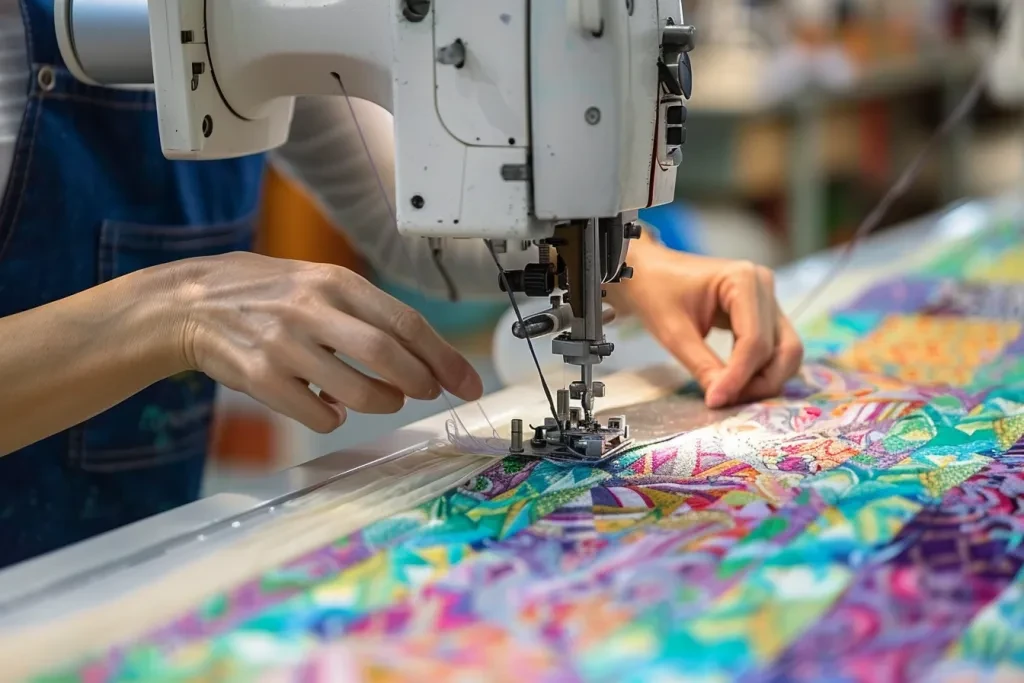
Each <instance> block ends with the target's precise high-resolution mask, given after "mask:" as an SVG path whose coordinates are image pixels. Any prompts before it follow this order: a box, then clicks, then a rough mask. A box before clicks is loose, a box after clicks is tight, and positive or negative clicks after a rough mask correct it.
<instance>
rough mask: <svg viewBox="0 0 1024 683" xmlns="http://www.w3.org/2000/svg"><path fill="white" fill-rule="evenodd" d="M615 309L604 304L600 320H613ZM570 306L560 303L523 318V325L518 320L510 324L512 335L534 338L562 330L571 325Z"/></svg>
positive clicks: (605, 322)
mask: <svg viewBox="0 0 1024 683" xmlns="http://www.w3.org/2000/svg"><path fill="white" fill-rule="evenodd" d="M615 317H616V314H615V309H614V308H612V307H611V306H604V307H603V308H602V309H601V320H602V322H603V323H604V324H605V325H608V324H610V323H612V322H614V321H615ZM572 320H573V315H572V307H570V306H569V304H560V305H558V306H555V307H553V308H550V309H548V310H546V311H543V312H541V313H536V314H534V315H531V316H529V317H528V318H525V319H524V320H523V323H524V324H525V329H524V327H523V325H520V324H519V322H518V321H516V322H515V323H513V324H512V336H514V337H515V338H516V339H526V338H530V339H536V338H537V337H546V336H549V335H553V334H558V333H560V332H563V331H565V330H567V329H569V327H570V326H571V325H572Z"/></svg>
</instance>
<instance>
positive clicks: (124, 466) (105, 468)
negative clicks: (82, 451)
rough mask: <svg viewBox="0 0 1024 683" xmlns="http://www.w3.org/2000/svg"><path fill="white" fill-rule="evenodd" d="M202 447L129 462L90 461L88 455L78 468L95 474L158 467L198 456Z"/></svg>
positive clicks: (200, 454)
mask: <svg viewBox="0 0 1024 683" xmlns="http://www.w3.org/2000/svg"><path fill="white" fill-rule="evenodd" d="M202 451H203V447H202V446H201V445H200V446H198V447H193V448H192V449H183V450H180V451H175V452H174V453H168V454H167V455H163V456H161V457H159V458H143V457H140V458H137V459H134V460H131V461H129V462H116V463H105V462H99V463H95V462H91V461H90V459H89V458H88V457H85V458H83V459H82V461H81V462H80V463H79V465H78V468H79V469H80V470H81V471H83V472H92V473H97V474H113V473H116V472H127V471H131V470H141V469H147V470H148V469H151V468H154V467H160V466H162V465H170V464H172V463H175V462H180V461H182V460H190V459H192V458H198V457H201V456H202V454H203V453H202Z"/></svg>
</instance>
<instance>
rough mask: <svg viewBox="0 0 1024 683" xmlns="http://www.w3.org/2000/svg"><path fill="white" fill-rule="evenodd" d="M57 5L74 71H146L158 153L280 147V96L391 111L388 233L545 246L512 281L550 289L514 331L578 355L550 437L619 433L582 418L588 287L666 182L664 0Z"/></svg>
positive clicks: (131, 80) (601, 276)
mask: <svg viewBox="0 0 1024 683" xmlns="http://www.w3.org/2000/svg"><path fill="white" fill-rule="evenodd" d="M55 15H56V16H55V25H56V28H57V35H58V41H59V43H60V47H61V52H62V55H63V56H64V59H65V62H66V63H67V65H68V68H69V69H70V70H71V71H72V73H74V74H75V75H76V76H77V77H78V78H79V79H80V80H83V81H85V82H89V83H94V84H103V85H109V86H120V85H139V84H142V85H145V84H155V89H156V101H157V113H158V118H159V125H160V136H161V142H162V145H163V148H164V152H165V154H166V155H167V156H168V157H170V158H179V159H217V158H224V157H233V156H240V155H245V154H252V153H256V152H262V151H265V150H268V149H271V148H273V147H275V146H278V145H280V144H282V143H284V142H285V140H286V139H287V136H288V130H289V125H290V123H291V116H292V111H293V106H294V97H295V96H300V95H338V96H349V97H356V98H361V99H366V100H370V101H373V102H376V103H377V104H379V105H381V106H383V107H384V108H386V109H388V110H390V111H391V112H392V113H393V114H394V119H395V120H394V128H395V141H396V160H395V183H396V195H395V196H396V204H397V206H396V207H395V214H396V220H397V223H398V229H399V230H400V231H401V232H402V233H405V234H408V235H421V236H424V237H429V238H435V239H437V238H484V239H486V240H489V241H490V243H491V244H493V245H495V246H496V248H498V249H522V248H525V247H526V246H529V245H540V248H539V254H538V260H537V263H536V264H534V265H533V266H531V267H529V268H527V269H526V270H524V271H520V272H516V273H509V274H508V277H507V284H508V288H509V289H512V290H514V291H516V292H520V293H523V294H527V295H531V296H544V297H550V296H552V294H553V293H554V292H555V291H556V289H557V290H563V291H564V292H565V295H564V299H562V300H559V301H557V302H555V303H554V304H553V307H552V311H550V312H549V314H550V315H549V316H548V317H547V318H540V319H534V320H531V321H527V322H528V324H527V325H526V326H525V328H524V329H522V330H520V332H521V333H522V334H524V335H527V334H529V335H531V336H533V335H534V334H537V333H539V332H538V331H539V330H541V328H543V329H544V330H546V331H547V332H550V333H555V334H558V336H557V337H556V338H555V340H554V342H553V351H554V352H555V353H556V354H559V355H562V356H563V357H564V358H565V360H566V362H569V363H572V364H575V365H579V366H580V367H581V379H580V382H577V383H574V384H573V385H572V386H571V387H570V388H569V389H568V390H567V392H568V393H566V394H564V395H562V396H568V397H569V398H570V399H576V400H579V401H580V403H581V414H580V415H579V416H575V415H570V412H571V411H570V410H569V409H568V408H566V411H565V413H564V414H559V415H556V416H553V418H552V420H553V421H556V422H559V423H560V424H558V425H556V427H557V429H556V431H555V432H552V434H554V435H555V436H554V438H555V441H557V442H564V441H566V439H565V438H564V434H563V432H569V431H572V430H576V431H577V432H578V433H579V434H577V436H579V435H580V434H583V435H584V436H585V433H590V434H599V433H600V434H602V435H603V436H602V439H601V443H602V444H605V445H607V444H609V443H614V442H615V438H604V436H608V435H607V434H604V432H602V429H605V428H601V427H600V426H599V425H596V423H595V422H593V415H592V413H593V400H594V398H595V397H599V396H600V395H601V394H602V387H601V386H600V384H599V383H598V384H595V383H594V382H593V375H592V368H593V366H594V365H595V364H597V363H600V362H601V359H602V358H604V357H606V356H607V354H609V353H611V351H612V349H611V346H610V345H609V344H607V343H606V342H605V338H604V334H603V331H602V325H603V322H604V320H605V317H606V313H605V311H604V310H603V306H602V302H601V298H602V287H603V285H605V284H607V283H610V282H614V281H616V280H618V279H621V278H625V277H629V275H630V272H631V271H630V268H629V266H628V265H627V264H626V259H627V255H628V243H629V240H630V239H632V238H635V237H636V236H638V234H639V233H638V229H637V226H636V223H635V222H634V219H635V216H636V210H637V209H640V208H643V207H647V206H653V205H657V204H663V203H666V202H669V201H671V200H672V198H673V195H674V186H675V175H676V167H677V166H678V165H679V164H680V162H681V159H682V155H681V149H680V148H681V146H682V145H683V142H684V140H685V122H686V109H685V106H684V100H685V98H687V97H689V88H690V79H691V76H690V66H689V57H688V52H689V50H690V49H691V48H692V47H693V40H694V32H693V29H692V28H691V27H688V26H686V25H685V24H684V23H683V16H682V8H681V5H680V1H679V0H545V1H536V2H529V0H491V1H489V2H480V1H479V0H325V1H323V2H304V1H298V0H261V1H260V2H252V0H217V1H216V2H207V1H206V0H149V1H148V2H147V1H146V0H74V2H73V3H72V2H71V0H56V2H55ZM147 47H148V48H149V49H148V50H147V49H146V48H147ZM531 248H532V246H531ZM549 323H550V324H549ZM531 324H532V327H531ZM548 328H550V329H548ZM530 330H533V331H532V332H531V331H530ZM563 403H566V401H565V399H561V400H560V402H559V405H562V404H563ZM574 418H575V419H574ZM618 431H619V432H625V429H624V428H623V429H621V430H618ZM556 432H557V434H556ZM535 436H536V435H535ZM620 436H622V434H620ZM594 440H595V439H594V438H589V437H588V438H583V437H581V438H580V439H575V440H574V443H576V442H578V445H579V448H576V447H573V448H572V449H571V450H570V452H571V453H577V452H583V453H597V451H596V450H595V446H594V445H592V442H593V441H594ZM598 450H600V452H601V453H602V454H604V453H605V452H606V451H607V450H608V448H606V447H604V446H602V447H601V448H600V449H598Z"/></svg>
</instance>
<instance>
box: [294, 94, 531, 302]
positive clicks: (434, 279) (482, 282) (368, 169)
mask: <svg viewBox="0 0 1024 683" xmlns="http://www.w3.org/2000/svg"><path fill="white" fill-rule="evenodd" d="M351 105H352V109H353V110H354V111H355V115H356V117H357V118H358V127H357V126H356V119H355V118H353V116H352V112H351V111H350V109H349V103H348V102H346V101H345V100H343V99H341V98H308V99H307V98H303V99H300V100H299V101H298V102H297V103H296V111H295V120H294V123H293V125H292V132H291V137H290V139H289V141H288V143H287V144H286V145H285V146H284V147H282V148H280V149H279V150H277V151H276V154H275V161H276V162H277V164H278V166H279V167H280V168H281V169H282V170H284V171H285V172H286V173H288V174H289V175H291V176H293V177H294V178H296V179H297V180H299V181H300V182H301V183H302V184H303V185H305V186H306V187H308V188H309V189H310V190H311V191H312V192H313V194H314V196H315V197H316V198H317V199H318V200H319V202H320V204H321V206H322V207H323V208H324V209H325V211H326V212H327V213H328V215H329V216H330V217H331V218H332V219H333V220H334V222H335V223H336V224H337V225H338V226H339V227H340V228H341V229H343V230H344V231H345V233H346V235H347V236H348V237H349V238H350V239H351V240H352V242H353V244H354V246H355V247H356V248H357V249H358V250H359V251H360V253H361V254H362V256H363V257H364V258H365V259H366V260H367V262H368V263H369V265H370V266H372V267H373V268H374V269H375V270H376V271H377V272H378V273H379V274H380V275H382V276H384V277H386V278H388V279H390V280H392V281H394V282H397V283H399V284H402V285H404V286H407V287H410V288H412V289H414V290H419V291H422V292H424V293H431V294H435V295H439V296H444V295H446V294H447V291H448V290H447V287H446V285H445V281H444V279H443V278H442V276H441V274H440V273H439V272H438V269H437V267H436V265H435V264H434V262H433V258H432V254H431V252H430V249H429V247H428V244H427V241H426V240H425V239H422V238H418V237H402V236H401V235H399V234H398V230H397V229H396V227H395V223H394V220H393V216H392V208H391V207H394V206H395V189H394V188H395V185H394V183H395V144H394V134H393V128H392V120H391V116H390V115H389V114H388V113H387V112H386V111H384V110H383V109H381V108H379V107H377V106H376V105H372V104H370V103H368V102H363V101H361V100H352V102H351ZM367 149H368V150H369V154H367ZM371 159H372V161H371ZM382 187H383V194H382V191H381V189H382ZM389 205H390V206H389ZM535 256H536V254H535V253H534V254H530V253H529V252H518V253H512V254H508V255H504V256H502V257H501V259H500V260H501V263H502V265H504V266H505V267H506V268H509V269H513V268H521V267H522V266H523V265H524V264H526V263H528V262H530V261H531V260H535ZM443 262H444V265H445V267H446V270H447V271H448V273H449V275H450V276H451V277H452V279H453V280H454V284H455V288H456V291H457V293H458V295H459V297H460V298H463V299H485V298H486V299H492V298H493V299H502V298H504V297H505V295H504V294H502V293H501V291H500V290H499V289H498V286H497V272H496V270H495V267H494V261H493V260H492V258H491V255H490V253H489V252H488V251H487V248H486V246H485V245H484V243H483V241H482V240H447V241H446V243H445V250H444V254H443Z"/></svg>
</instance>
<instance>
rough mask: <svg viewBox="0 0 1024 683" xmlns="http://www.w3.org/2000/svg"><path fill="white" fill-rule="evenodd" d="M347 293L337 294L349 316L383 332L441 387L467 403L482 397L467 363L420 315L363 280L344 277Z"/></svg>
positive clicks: (476, 379)
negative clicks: (413, 357) (419, 361)
mask: <svg viewBox="0 0 1024 683" xmlns="http://www.w3.org/2000/svg"><path fill="white" fill-rule="evenodd" d="M344 287H345V288H347V289H349V291H347V292H344V291H341V288H340V287H339V291H338V292H337V293H336V295H337V297H338V300H337V304H338V305H339V306H340V307H341V308H342V309H343V310H345V311H346V312H347V313H349V314H350V315H353V316H355V317H356V318H359V319H360V320H363V321H364V322H366V323H368V324H370V325H372V326H374V327H376V328H377V329H379V330H383V331H384V332H386V333H388V334H389V335H390V336H391V337H393V338H394V339H395V340H396V341H398V342H399V343H400V344H401V345H402V346H404V347H405V348H406V349H408V350H409V351H410V352H412V354H413V355H414V356H416V357H417V358H419V359H420V360H421V361H423V362H424V363H425V364H426V365H427V367H428V368H429V369H430V372H431V374H433V376H434V377H435V378H437V380H438V382H440V383H441V386H442V387H444V388H445V389H447V390H448V391H450V392H451V393H453V394H455V395H456V396H458V397H459V398H461V399H463V400H466V401H475V400H477V399H479V398H480V397H481V396H482V395H483V381H482V380H481V379H480V375H478V374H477V372H476V370H474V369H473V366H472V365H470V363H469V361H467V360H466V359H465V358H463V357H462V355H461V354H460V353H459V352H458V351H456V350H455V349H454V348H453V347H452V346H451V345H450V344H448V342H446V341H444V339H442V338H441V336H440V335H439V334H438V333H437V332H436V331H434V329H433V328H432V327H430V325H429V324H427V321H426V320H425V319H424V318H423V316H421V315H420V314H419V313H417V312H416V311H414V310H413V309H412V308H410V307H409V306H406V305H405V304H403V303H401V302H400V301H398V300H397V299H395V298H393V297H391V296H388V295H387V294H385V293H384V292H382V291H380V290H379V289H377V288H376V287H374V286H373V285H371V284H370V283H369V282H367V281H366V280H363V279H362V278H354V277H347V278H346V282H345V283H344Z"/></svg>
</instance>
